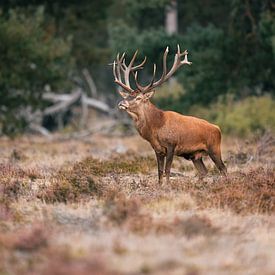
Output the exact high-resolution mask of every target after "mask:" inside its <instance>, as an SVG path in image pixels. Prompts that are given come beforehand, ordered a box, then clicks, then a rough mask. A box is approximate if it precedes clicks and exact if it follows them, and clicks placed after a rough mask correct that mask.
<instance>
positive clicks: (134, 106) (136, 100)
mask: <svg viewBox="0 0 275 275" xmlns="http://www.w3.org/2000/svg"><path fill="white" fill-rule="evenodd" d="M168 52H169V49H168V47H167V48H166V50H165V52H164V54H163V72H162V75H161V77H160V79H159V80H157V81H155V76H156V64H154V67H153V77H152V80H151V81H150V83H149V84H148V85H146V86H142V85H140V84H139V82H138V70H140V69H143V65H144V64H145V62H146V57H145V58H144V60H143V61H142V62H141V63H140V64H139V65H136V66H134V62H135V59H136V56H137V53H138V51H136V52H135V54H134V55H133V57H132V59H131V61H130V63H129V64H128V65H126V61H125V53H124V54H122V56H120V55H119V54H118V55H117V58H116V60H115V61H114V62H113V74H114V78H115V83H117V84H118V85H119V86H120V87H121V88H122V90H119V93H120V95H121V96H122V97H123V98H124V100H122V101H121V102H119V104H118V107H119V108H120V109H122V110H125V111H126V112H128V113H129V114H130V115H131V116H134V117H135V116H136V115H138V113H140V112H141V111H142V110H143V109H144V107H145V106H146V104H148V102H149V99H150V98H151V97H152V96H153V95H154V88H156V87H158V86H160V85H161V84H162V83H163V82H165V81H166V80H167V79H169V78H170V77H171V76H172V75H173V74H174V73H175V72H176V70H177V69H178V68H179V67H181V66H182V65H184V64H188V65H191V64H192V63H191V62H189V61H188V60H187V55H188V52H187V50H185V51H184V52H181V51H180V47H179V45H178V51H177V53H176V54H175V58H174V63H173V65H172V67H171V69H170V70H169V71H167V64H166V59H167V55H168ZM182 57H184V58H183V60H182ZM122 74H123V80H124V82H123V80H122ZM130 75H133V77H134V81H135V86H136V87H135V89H133V88H132V87H131V85H130Z"/></svg>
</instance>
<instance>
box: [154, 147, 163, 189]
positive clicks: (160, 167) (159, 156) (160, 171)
mask: <svg viewBox="0 0 275 275" xmlns="http://www.w3.org/2000/svg"><path fill="white" fill-rule="evenodd" d="M155 153H156V157H157V162H158V176H159V184H162V178H163V168H164V158H165V156H164V155H163V154H161V153H158V152H156V151H155Z"/></svg>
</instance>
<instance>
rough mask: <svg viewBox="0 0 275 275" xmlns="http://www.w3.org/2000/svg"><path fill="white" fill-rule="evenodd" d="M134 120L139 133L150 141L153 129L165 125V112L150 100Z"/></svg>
mask: <svg viewBox="0 0 275 275" xmlns="http://www.w3.org/2000/svg"><path fill="white" fill-rule="evenodd" d="M134 122H135V126H136V129H137V130H138V132H139V134H140V135H141V136H142V137H143V138H144V139H146V140H149V141H150V139H151V137H152V133H153V131H155V130H157V129H158V128H160V127H161V126H162V125H163V123H164V113H163V111H162V110H160V109H158V108H157V107H156V106H155V105H154V104H152V103H151V102H150V101H148V102H146V103H145V104H144V105H143V106H142V108H140V110H139V112H138V113H137V116H136V118H135V119H134Z"/></svg>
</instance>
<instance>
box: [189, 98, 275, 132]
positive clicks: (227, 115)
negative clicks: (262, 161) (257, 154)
mask: <svg viewBox="0 0 275 275" xmlns="http://www.w3.org/2000/svg"><path fill="white" fill-rule="evenodd" d="M190 114H192V115H196V116H199V117H201V118H204V119H207V120H209V121H211V122H213V123H215V124H217V125H219V126H220V127H221V129H222V132H223V133H224V134H229V135H237V136H240V137H244V136H248V135H249V134H252V133H255V132H258V133H259V134H262V133H264V132H266V131H273V132H274V131H275V120H274V117H275V101H274V100H272V98H271V97H270V96H262V97H255V96H252V97H247V98H245V99H243V100H241V101H237V102H234V101H233V100H232V98H230V97H227V99H225V100H220V101H219V102H217V103H214V104H212V105H210V106H209V107H208V108H205V107H200V106H193V107H192V108H191V109H190Z"/></svg>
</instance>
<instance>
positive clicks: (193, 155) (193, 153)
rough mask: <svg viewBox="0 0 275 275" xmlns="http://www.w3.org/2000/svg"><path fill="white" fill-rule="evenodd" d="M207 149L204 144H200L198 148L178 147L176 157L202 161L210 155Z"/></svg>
mask: <svg viewBox="0 0 275 275" xmlns="http://www.w3.org/2000/svg"><path fill="white" fill-rule="evenodd" d="M207 151H208V150H207V147H206V145H204V144H198V145H196V146H190V147H187V146H186V147H183V146H176V148H175V155H177V156H181V157H184V158H186V159H190V160H196V159H200V158H202V157H203V156H206V155H208V153H207Z"/></svg>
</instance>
